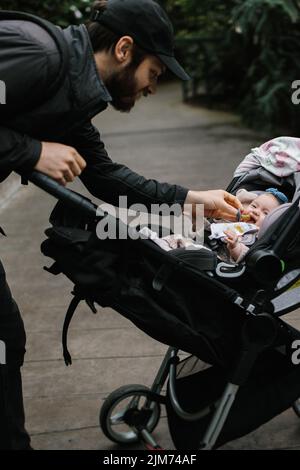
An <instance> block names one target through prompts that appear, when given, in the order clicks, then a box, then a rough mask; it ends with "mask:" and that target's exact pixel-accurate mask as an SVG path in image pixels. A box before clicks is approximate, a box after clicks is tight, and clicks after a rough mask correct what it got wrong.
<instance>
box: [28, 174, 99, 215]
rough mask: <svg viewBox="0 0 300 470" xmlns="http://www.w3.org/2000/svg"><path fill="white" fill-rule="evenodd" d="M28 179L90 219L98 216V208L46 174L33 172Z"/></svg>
mask: <svg viewBox="0 0 300 470" xmlns="http://www.w3.org/2000/svg"><path fill="white" fill-rule="evenodd" d="M26 179H27V180H28V181H30V182H31V183H33V184H34V185H35V186H38V187H39V188H40V189H42V190H44V191H46V193H48V194H51V196H54V197H56V198H57V199H58V200H60V201H63V202H64V203H65V204H67V205H68V206H69V207H72V208H74V209H77V210H79V211H80V212H82V213H84V214H85V215H87V216H88V217H91V218H95V217H96V215H98V214H97V206H96V205H95V204H93V203H92V202H90V201H88V200H87V199H86V198H84V197H83V196H80V194H77V193H76V192H74V191H72V190H71V189H68V188H65V187H64V186H61V185H60V184H59V183H58V182H57V181H55V180H53V179H52V178H50V177H49V176H47V175H45V174H44V173H40V172H39V171H33V172H32V173H31V174H29V175H26Z"/></svg>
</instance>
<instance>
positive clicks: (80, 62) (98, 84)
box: [63, 24, 112, 107]
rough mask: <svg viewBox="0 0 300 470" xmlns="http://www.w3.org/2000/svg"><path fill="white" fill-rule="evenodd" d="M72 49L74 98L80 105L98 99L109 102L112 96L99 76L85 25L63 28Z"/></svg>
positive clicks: (71, 74) (71, 73)
mask: <svg viewBox="0 0 300 470" xmlns="http://www.w3.org/2000/svg"><path fill="white" fill-rule="evenodd" d="M63 32H64V35H65V38H66V41H67V43H68V44H69V46H70V47H69V50H70V64H71V66H70V78H71V82H72V93H73V99H75V101H76V103H77V105H78V106H80V107H81V106H82V105H84V104H86V105H87V104H88V103H90V102H92V101H94V100H98V101H99V104H102V107H103V102H105V103H106V105H107V103H109V102H110V101H112V97H111V95H110V94H109V92H108V90H107V88H106V86H105V85H104V83H103V81H102V79H101V77H100V76H99V73H98V70H97V68H96V62H95V58H94V52H93V48H92V44H91V41H90V37H89V34H88V31H87V29H86V26H85V25H83V24H82V25H79V26H73V25H72V26H69V27H67V28H66V29H64V30H63Z"/></svg>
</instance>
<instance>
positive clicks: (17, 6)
mask: <svg viewBox="0 0 300 470" xmlns="http://www.w3.org/2000/svg"><path fill="white" fill-rule="evenodd" d="M90 5H91V2H90V0H46V1H43V2H37V1H36V0H1V6H0V9H2V10H19V11H25V12H27V13H33V14H35V15H38V16H41V17H43V18H46V19H47V20H50V21H53V22H54V23H56V24H58V25H60V26H62V27H66V26H67V25H69V24H77V23H80V22H83V21H85V20H86V19H87V17H88V13H89V11H90Z"/></svg>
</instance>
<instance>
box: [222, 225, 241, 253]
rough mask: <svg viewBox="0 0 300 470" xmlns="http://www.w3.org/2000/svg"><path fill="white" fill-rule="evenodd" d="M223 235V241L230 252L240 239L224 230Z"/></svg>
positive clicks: (230, 231) (233, 233)
mask: <svg viewBox="0 0 300 470" xmlns="http://www.w3.org/2000/svg"><path fill="white" fill-rule="evenodd" d="M224 233H225V235H226V238H225V241H226V243H227V247H228V248H229V249H231V250H232V249H233V248H235V247H236V246H237V244H238V242H239V238H240V237H239V235H237V234H236V233H235V232H233V231H232V230H225V231H224Z"/></svg>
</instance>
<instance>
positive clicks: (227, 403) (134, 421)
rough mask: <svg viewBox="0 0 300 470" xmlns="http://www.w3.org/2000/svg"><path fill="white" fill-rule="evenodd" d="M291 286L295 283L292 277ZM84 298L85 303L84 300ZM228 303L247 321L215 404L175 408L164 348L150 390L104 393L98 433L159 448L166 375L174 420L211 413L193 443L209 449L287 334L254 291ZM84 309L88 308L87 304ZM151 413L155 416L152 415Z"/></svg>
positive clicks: (171, 362) (66, 194)
mask: <svg viewBox="0 0 300 470" xmlns="http://www.w3.org/2000/svg"><path fill="white" fill-rule="evenodd" d="M28 180H30V181H31V182H33V183H34V184H35V185H36V186H38V187H40V188H41V189H43V190H45V191H46V192H48V193H50V194H51V195H53V196H55V197H56V198H58V199H59V200H62V201H64V202H65V203H66V204H67V205H68V206H70V207H73V208H74V207H75V208H76V209H77V210H79V211H82V212H84V213H85V214H87V215H88V216H89V217H90V216H95V206H94V205H93V204H92V203H89V202H88V201H87V200H86V199H85V198H83V197H80V196H79V195H78V194H77V193H74V192H73V191H71V190H68V189H66V188H63V187H61V186H60V185H59V184H58V183H56V182H55V181H53V180H52V179H51V178H49V177H47V176H45V175H43V174H40V173H38V172H33V173H32V174H31V175H30V176H29V177H28ZM98 212H99V211H98ZM98 215H99V213H98ZM287 229H288V227H287ZM286 235H287V236H289V235H290V234H289V233H287V234H286ZM264 257H265V253H263V251H261V252H260V256H259V259H258V261H259V262H260V263H261V262H264V259H265V261H266V264H267V265H268V262H269V260H270V256H269V253H268V254H267V258H264ZM277 258H278V257H277V256H276V255H274V259H272V262H273V261H274V260H275V261H277ZM254 261H255V260H254ZM256 261H257V260H256ZM279 261H280V260H279ZM223 264H224V263H223ZM229 266H230V267H231V270H230V269H229V271H228V267H229ZM240 274H241V272H240V269H239V268H238V269H237V267H232V265H228V266H224V271H223V275H224V277H238V276H239V275H240ZM219 275H222V269H221V270H220V271H219ZM299 278H300V275H299ZM293 282H295V279H294V280H293ZM75 298H76V293H75ZM75 298H74V299H73V301H75V300H76V301H75V304H78V301H79V300H83V297H81V299H78V298H77V299H75ZM85 300H87V301H88V299H85ZM251 300H252V299H251ZM234 303H236V304H237V305H238V306H240V307H241V308H242V309H243V310H244V311H245V314H246V315H247V319H246V321H245V323H244V325H243V330H242V348H241V351H240V357H239V360H238V361H237V364H236V365H235V367H234V369H233V370H232V371H231V373H230V377H229V380H228V383H227V385H226V386H225V389H224V391H223V394H222V396H221V397H220V399H219V400H218V401H217V402H214V403H211V404H210V405H209V406H207V407H206V408H204V409H203V410H200V411H199V412H195V413H190V412H187V411H185V410H184V409H183V408H182V407H181V405H180V403H179V401H178V398H177V395H176V386H175V380H176V368H177V364H178V363H179V357H178V351H179V350H178V349H176V348H173V347H169V348H168V350H167V352H166V354H165V357H164V359H163V361H162V363H161V366H160V368H159V370H158V372H157V374H156V377H155V379H154V382H153V384H152V386H151V388H150V389H147V388H146V387H144V386H140V385H132V386H125V387H121V388H120V389H118V390H116V391H115V392H112V394H110V395H109V396H108V397H107V399H106V400H105V402H104V404H103V406H102V410H101V412H100V426H101V428H102V430H103V432H104V434H105V435H106V436H107V437H108V438H109V439H111V440H113V441H115V442H117V443H123V444H124V443H127V444H129V443H132V442H136V441H138V440H140V439H141V440H142V441H144V442H145V444H146V446H147V448H148V449H160V447H159V445H158V444H157V442H156V441H155V439H154V438H153V436H152V435H151V432H152V431H153V430H154V428H155V427H156V425H157V423H158V420H159V416H160V403H165V402H166V397H165V396H163V395H161V391H162V389H163V387H164V385H165V383H166V381H167V378H168V377H169V396H170V401H171V404H172V407H173V409H174V410H175V412H176V414H177V415H178V416H179V417H181V418H182V419H184V420H186V421H196V420H198V419H200V418H202V417H203V416H205V415H208V414H209V413H211V412H212V411H213V415H212V418H211V420H210V422H209V425H208V427H207V429H206V432H205V434H204V436H203V438H202V440H201V442H200V443H199V449H201V450H210V449H213V448H214V446H215V444H216V442H217V439H218V437H219V435H220V433H221V431H222V428H223V426H224V423H225V421H226V419H227V417H228V414H229V412H230V410H231V407H232V405H233V403H234V401H235V397H236V394H237V392H238V390H239V388H240V386H241V385H243V384H244V383H245V381H246V380H247V379H248V377H249V374H250V372H251V370H252V367H253V365H254V363H255V361H256V359H257V357H258V356H259V354H260V353H261V352H262V351H263V350H265V349H266V348H267V347H268V346H270V345H272V344H273V342H274V340H275V338H276V336H277V333H278V330H279V328H280V327H284V328H285V329H287V330H288V331H289V329H290V328H291V327H289V325H288V324H286V323H285V322H283V321H282V320H279V319H277V318H276V319H275V318H274V317H273V316H272V315H271V314H269V313H264V312H262V311H261V308H260V304H261V298H260V291H259V292H258V295H257V296H256V298H254V299H253V301H251V302H248V301H247V305H245V303H244V299H242V298H240V297H237V298H236V299H235V301H234ZM243 303H244V304H243ZM88 305H89V306H91V305H90V303H89V302H88ZM292 330H293V329H292V328H291V332H292ZM258 332H259V334H258ZM140 396H145V397H146V402H145V404H144V406H143V408H142V409H141V410H138V402H139V397H140ZM128 397H132V399H131V401H130V403H129V405H128V406H127V407H126V408H125V409H124V411H123V412H121V413H118V414H117V415H114V416H111V414H112V412H113V410H114V407H115V405H116V404H118V403H120V401H122V399H123V398H128ZM293 409H294V411H295V412H296V414H297V415H298V416H299V417H300V403H299V400H297V401H296V402H295V403H294V405H293ZM154 413H155V414H156V415H155V416H154V417H153V415H154ZM120 422H124V423H125V424H127V425H128V426H129V428H130V429H131V430H132V431H133V432H131V433H129V434H128V436H126V434H125V435H124V434H123V435H120V436H118V434H116V433H113V432H112V428H111V426H112V425H114V424H118V423H120Z"/></svg>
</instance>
